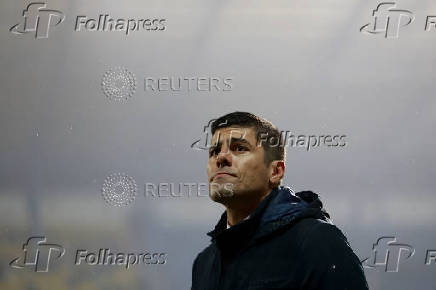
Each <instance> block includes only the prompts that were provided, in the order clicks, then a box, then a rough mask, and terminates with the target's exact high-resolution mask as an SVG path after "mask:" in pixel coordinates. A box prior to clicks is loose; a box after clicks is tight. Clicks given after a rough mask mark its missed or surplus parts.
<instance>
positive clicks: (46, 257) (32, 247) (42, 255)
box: [9, 237, 65, 272]
mask: <svg viewBox="0 0 436 290" xmlns="http://www.w3.org/2000/svg"><path fill="white" fill-rule="evenodd" d="M46 241H47V238H46V237H30V238H29V239H28V240H27V243H25V244H23V256H22V257H17V258H15V259H13V260H12V261H11V262H10V263H9V266H11V267H12V268H16V269H23V268H25V267H30V268H33V269H34V271H35V272H48V268H49V265H50V262H51V261H52V260H53V259H60V258H61V257H62V256H63V255H64V254H65V249H64V248H63V247H62V246H61V245H57V244H47V243H46Z"/></svg>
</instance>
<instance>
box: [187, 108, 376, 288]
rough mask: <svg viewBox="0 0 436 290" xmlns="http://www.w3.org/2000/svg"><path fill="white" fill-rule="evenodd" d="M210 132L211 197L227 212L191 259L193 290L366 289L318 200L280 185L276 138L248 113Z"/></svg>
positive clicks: (281, 156)
mask: <svg viewBox="0 0 436 290" xmlns="http://www.w3.org/2000/svg"><path fill="white" fill-rule="evenodd" d="M211 131H212V135H213V136H212V146H211V147H210V149H209V160H208V164H207V174H208V180H209V195H210V197H211V199H212V200H213V201H215V202H218V203H221V204H222V205H224V206H225V208H226V211H225V213H223V215H222V216H221V219H220V221H219V222H218V224H217V225H216V227H215V229H214V230H213V231H211V232H210V233H208V235H209V236H210V237H211V245H210V246H208V247H207V248H206V249H205V250H203V251H202V252H201V253H200V254H199V255H198V256H197V257H196V258H195V261H194V265H193V270H192V290H239V289H251V290H254V289H257V290H267V289H288V290H291V289H292V290H296V289H301V290H310V289H313V290H315V289H319V290H326V289H335V290H346V289H348V290H365V289H368V286H367V283H366V280H365V276H364V274H363V269H362V266H361V264H360V261H359V259H358V258H357V256H356V255H355V254H354V253H353V251H352V250H351V248H350V246H349V244H348V242H347V239H346V238H345V236H344V235H343V234H342V232H341V231H340V230H339V229H338V228H337V227H336V226H334V225H333V224H332V223H331V221H330V219H329V218H330V216H329V215H328V214H327V212H326V211H325V210H324V209H323V208H322V203H321V201H320V200H319V198H318V196H317V195H316V194H315V193H313V192H310V191H304V192H300V193H297V194H293V193H292V191H291V190H290V189H289V188H286V187H283V186H281V182H282V178H283V176H284V172H285V157H286V154H285V153H286V152H285V150H284V146H283V144H285V142H283V141H284V140H282V135H281V132H279V131H278V129H277V128H276V127H275V126H274V125H273V124H272V123H271V122H269V121H267V120H265V119H263V118H260V117H258V116H255V115H253V114H251V113H246V112H234V113H230V114H227V115H225V116H222V117H220V118H218V119H217V120H215V121H214V122H213V123H212V128H211Z"/></svg>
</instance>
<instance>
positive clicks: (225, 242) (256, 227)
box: [207, 186, 331, 249]
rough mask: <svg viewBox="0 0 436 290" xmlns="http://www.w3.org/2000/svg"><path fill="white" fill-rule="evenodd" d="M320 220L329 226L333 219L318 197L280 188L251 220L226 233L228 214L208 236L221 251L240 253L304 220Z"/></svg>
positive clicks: (258, 209) (254, 213) (262, 203)
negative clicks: (226, 249) (255, 242)
mask: <svg viewBox="0 0 436 290" xmlns="http://www.w3.org/2000/svg"><path fill="white" fill-rule="evenodd" d="M308 217H313V218H318V219H322V220H324V221H327V222H331V221H330V215H329V214H328V213H327V212H326V211H325V209H324V208H323V204H322V202H321V200H320V199H319V196H318V194H316V193H314V192H312V191H301V192H297V193H295V194H294V192H293V191H292V190H291V189H290V188H289V187H284V186H279V187H276V188H274V189H272V191H271V192H270V194H269V195H268V196H267V197H266V198H265V199H264V200H263V201H262V202H261V203H260V204H259V205H258V206H257V208H256V209H255V210H254V212H253V213H252V214H250V217H249V218H248V219H246V220H243V221H241V222H239V223H238V224H236V225H234V226H232V227H230V228H229V229H227V213H226V211H224V213H223V214H222V215H221V218H220V220H219V221H218V223H217V224H216V226H215V229H214V230H212V231H210V232H209V233H207V235H209V236H210V237H211V238H212V242H217V244H218V246H219V247H220V248H229V247H231V248H233V249H237V248H238V246H243V245H244V244H247V243H248V242H249V241H250V240H252V242H254V241H255V240H257V239H259V238H261V237H264V236H266V235H269V234H270V233H273V232H274V231H276V230H278V229H280V228H282V227H284V226H287V225H289V224H291V223H293V222H295V221H297V220H299V219H302V218H308Z"/></svg>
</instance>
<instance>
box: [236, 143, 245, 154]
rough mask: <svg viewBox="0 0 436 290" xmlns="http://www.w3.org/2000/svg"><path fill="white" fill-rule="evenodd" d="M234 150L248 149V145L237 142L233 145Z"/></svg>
mask: <svg viewBox="0 0 436 290" xmlns="http://www.w3.org/2000/svg"><path fill="white" fill-rule="evenodd" d="M233 150H235V151H238V152H241V151H247V147H245V146H244V145H241V144H235V145H234V146H233Z"/></svg>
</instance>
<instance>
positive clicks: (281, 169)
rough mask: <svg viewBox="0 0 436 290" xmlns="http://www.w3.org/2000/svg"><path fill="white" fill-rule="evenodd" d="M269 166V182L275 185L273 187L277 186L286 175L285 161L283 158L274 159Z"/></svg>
mask: <svg viewBox="0 0 436 290" xmlns="http://www.w3.org/2000/svg"><path fill="white" fill-rule="evenodd" d="M269 166H270V177H269V182H270V184H272V185H273V187H276V186H278V185H279V184H280V180H282V178H283V176H284V175H285V169H286V168H285V162H284V161H283V160H274V161H272V162H271V164H270V165H269Z"/></svg>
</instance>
